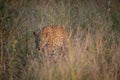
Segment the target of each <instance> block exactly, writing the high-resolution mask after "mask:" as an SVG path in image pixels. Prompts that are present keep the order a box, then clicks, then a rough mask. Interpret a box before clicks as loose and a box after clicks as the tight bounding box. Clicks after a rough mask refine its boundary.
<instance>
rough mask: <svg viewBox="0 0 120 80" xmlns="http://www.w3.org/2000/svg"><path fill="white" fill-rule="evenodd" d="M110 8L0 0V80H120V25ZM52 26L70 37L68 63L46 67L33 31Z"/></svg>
mask: <svg viewBox="0 0 120 80" xmlns="http://www.w3.org/2000/svg"><path fill="white" fill-rule="evenodd" d="M103 2H104V1H103ZM111 3H112V2H111V0H110V1H106V3H104V4H102V5H104V7H101V6H100V7H99V6H98V4H97V0H93V1H92V0H84V1H83V0H60V1H58V0H48V1H47V0H39V1H37V0H30V1H29V0H22V1H16V0H12V1H9V0H1V1H0V5H1V6H0V10H1V11H0V51H1V53H0V80H119V79H120V69H119V68H120V61H119V60H120V32H119V29H120V28H119V26H120V25H119V24H120V20H119V18H117V14H116V13H115V12H114V11H112V10H111V9H110V4H111ZM99 5H100V4H99ZM115 14H116V15H115ZM115 21H117V22H115ZM47 25H61V26H63V27H65V29H66V31H67V33H68V37H69V46H68V52H66V55H67V57H66V58H67V59H66V60H62V61H61V62H60V63H58V64H55V63H51V64H46V62H43V63H42V59H41V54H40V53H39V52H38V51H37V49H35V43H34V36H33V34H32V32H33V31H39V28H42V27H44V26H47Z"/></svg>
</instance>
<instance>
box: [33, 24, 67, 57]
mask: <svg viewBox="0 0 120 80" xmlns="http://www.w3.org/2000/svg"><path fill="white" fill-rule="evenodd" d="M33 34H34V37H35V45H36V48H37V49H38V50H39V51H40V52H41V53H44V54H46V55H47V56H48V55H52V56H56V55H57V56H60V55H61V56H64V55H65V53H66V52H67V44H68V34H67V32H66V30H65V28H64V27H62V26H58V25H50V26H45V27H43V28H42V29H40V30H39V32H38V33H36V32H33ZM52 58H53V57H52ZM56 58H57V57H56Z"/></svg>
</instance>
